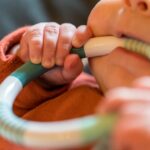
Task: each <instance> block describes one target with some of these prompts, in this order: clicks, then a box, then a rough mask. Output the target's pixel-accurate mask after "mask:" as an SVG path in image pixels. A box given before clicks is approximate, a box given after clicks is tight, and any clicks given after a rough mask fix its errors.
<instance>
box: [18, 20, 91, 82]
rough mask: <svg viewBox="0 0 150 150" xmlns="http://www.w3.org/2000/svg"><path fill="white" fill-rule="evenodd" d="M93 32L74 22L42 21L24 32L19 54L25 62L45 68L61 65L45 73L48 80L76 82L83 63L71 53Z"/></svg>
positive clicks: (45, 79)
mask: <svg viewBox="0 0 150 150" xmlns="http://www.w3.org/2000/svg"><path fill="white" fill-rule="evenodd" d="M91 36H92V33H91V32H90V30H89V29H88V28H87V26H80V27H79V28H78V29H76V27H75V26H74V25H72V24H69V23H65V24H62V25H59V24H57V23H55V22H50V23H39V24H36V25H34V26H31V27H30V28H29V29H28V30H27V32H25V33H24V35H23V37H22V39H21V42H20V50H19V51H18V56H19V57H20V58H21V59H22V60H23V61H24V62H26V61H29V60H30V61H31V62H32V63H34V64H39V63H41V64H42V66H44V67H45V68H52V67H53V66H54V65H57V66H59V67H57V68H55V69H52V70H50V71H49V72H47V73H46V74H44V75H43V76H42V79H44V81H46V83H50V84H51V85H61V84H65V83H69V82H71V81H73V80H74V79H75V78H76V77H77V76H78V75H79V74H80V73H81V72H82V68H83V66H82V62H81V60H80V59H79V57H78V56H77V55H75V54H69V51H70V49H71V47H72V45H73V46H74V47H80V46H82V45H83V44H84V43H85V42H86V41H87V40H88V39H89V38H90V37H91Z"/></svg>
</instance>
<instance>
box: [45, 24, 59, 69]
mask: <svg viewBox="0 0 150 150" xmlns="http://www.w3.org/2000/svg"><path fill="white" fill-rule="evenodd" d="M58 36H59V24H57V23H55V22H52V23H47V24H46V25H45V27H44V46H43V57H42V65H43V66H44V67H46V68H50V67H52V66H53V65H54V64H55V57H54V56H55V53H56V52H55V51H56V48H57V40H58Z"/></svg>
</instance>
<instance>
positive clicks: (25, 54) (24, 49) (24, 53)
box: [17, 33, 29, 62]
mask: <svg viewBox="0 0 150 150" xmlns="http://www.w3.org/2000/svg"><path fill="white" fill-rule="evenodd" d="M17 55H18V56H19V57H20V58H21V59H22V60H23V61H24V62H25V61H27V60H29V47H28V42H27V34H26V33H25V34H23V36H22V39H21V41H20V49H19V51H18V53H17Z"/></svg>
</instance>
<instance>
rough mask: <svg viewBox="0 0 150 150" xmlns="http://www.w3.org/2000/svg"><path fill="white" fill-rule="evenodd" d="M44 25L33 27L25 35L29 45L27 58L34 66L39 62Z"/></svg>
mask: <svg viewBox="0 0 150 150" xmlns="http://www.w3.org/2000/svg"><path fill="white" fill-rule="evenodd" d="M44 25H45V23H39V24H37V25H34V26H33V27H31V28H30V29H29V31H28V33H27V36H28V43H29V57H30V60H31V62H32V63H35V64H38V63H40V62H41V56H42V46H43V29H44Z"/></svg>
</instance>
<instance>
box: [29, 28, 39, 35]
mask: <svg viewBox="0 0 150 150" xmlns="http://www.w3.org/2000/svg"><path fill="white" fill-rule="evenodd" d="M29 35H30V36H31V37H40V36H41V31H40V30H39V29H37V28H34V29H32V30H30V31H29Z"/></svg>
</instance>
